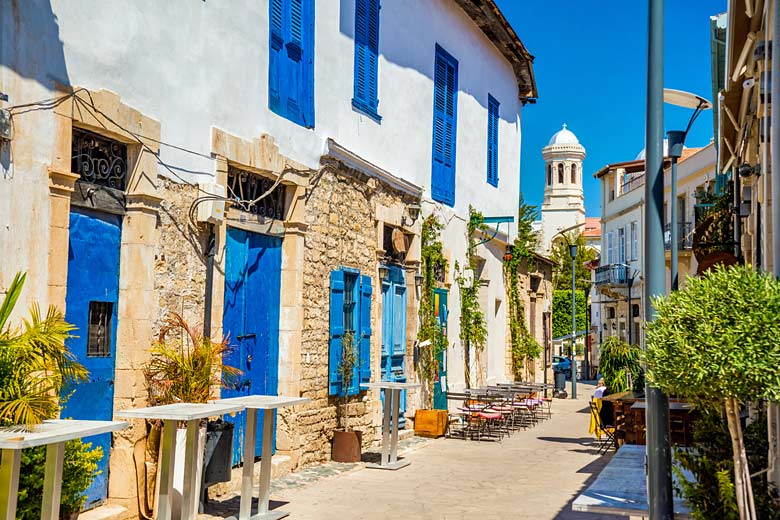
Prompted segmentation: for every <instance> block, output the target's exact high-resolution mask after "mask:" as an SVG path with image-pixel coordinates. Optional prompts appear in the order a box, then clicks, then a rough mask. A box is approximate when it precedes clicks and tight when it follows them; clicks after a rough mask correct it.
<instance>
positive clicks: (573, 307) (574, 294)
mask: <svg viewBox="0 0 780 520" xmlns="http://www.w3.org/2000/svg"><path fill="white" fill-rule="evenodd" d="M569 254H570V255H571V398H572V399H577V355H576V352H577V274H576V273H577V265H576V260H577V243H576V242H575V243H573V244H569Z"/></svg>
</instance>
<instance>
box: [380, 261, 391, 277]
mask: <svg viewBox="0 0 780 520" xmlns="http://www.w3.org/2000/svg"><path fill="white" fill-rule="evenodd" d="M389 276H390V268H389V267H387V266H386V265H380V266H379V279H380V280H387V278H388V277H389Z"/></svg>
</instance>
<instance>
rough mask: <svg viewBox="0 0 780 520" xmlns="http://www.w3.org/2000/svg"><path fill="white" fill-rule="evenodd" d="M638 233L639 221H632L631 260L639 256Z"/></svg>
mask: <svg viewBox="0 0 780 520" xmlns="http://www.w3.org/2000/svg"><path fill="white" fill-rule="evenodd" d="M638 234H639V233H638V229H637V222H636V221H634V222H632V223H631V237H630V238H631V260H636V259H637V258H638V257H639V250H638V248H637V246H638V245H639V244H638V240H639V237H637V235H638Z"/></svg>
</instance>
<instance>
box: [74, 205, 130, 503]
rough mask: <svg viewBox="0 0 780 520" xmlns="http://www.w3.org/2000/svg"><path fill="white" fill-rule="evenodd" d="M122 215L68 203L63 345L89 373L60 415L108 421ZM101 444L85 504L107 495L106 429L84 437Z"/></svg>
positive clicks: (108, 443)
mask: <svg viewBox="0 0 780 520" xmlns="http://www.w3.org/2000/svg"><path fill="white" fill-rule="evenodd" d="M121 234H122V217H121V216H118V215H111V214H105V213H100V212H97V211H90V210H82V209H77V208H73V209H72V210H71V213H70V238H69V243H68V285H67V294H66V296H65V319H66V320H67V321H68V322H70V323H72V324H73V325H75V326H76V331H75V332H74V333H73V334H74V336H75V337H73V338H71V339H69V340H68V341H67V346H68V348H69V349H70V350H71V352H73V354H74V355H75V356H76V359H77V360H78V361H79V363H81V364H82V365H84V367H86V369H87V370H88V371H89V379H88V380H87V381H84V382H81V383H79V384H77V385H75V386H73V387H71V388H66V389H64V396H65V397H67V396H70V398H69V399H68V400H67V402H66V403H65V406H64V407H63V410H62V415H61V416H62V417H63V418H73V419H94V420H105V421H110V420H111V419H112V417H113V410H114V362H115V360H116V324H117V307H118V302H119V247H120V239H121ZM84 441H85V442H91V443H92V445H93V446H100V447H101V448H102V449H103V458H102V459H100V462H99V464H98V469H99V470H100V471H101V473H100V475H98V476H97V478H95V480H94V482H93V483H92V485H91V486H90V488H89V489H88V490H87V504H86V506H85V507H86V509H91V508H93V507H96V506H98V505H100V504H101V503H102V502H104V501H105V500H106V497H107V496H108V456H109V451H110V450H111V434H110V433H106V434H103V435H97V436H94V437H89V438H86V439H84Z"/></svg>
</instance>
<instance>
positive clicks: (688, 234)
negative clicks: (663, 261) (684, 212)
mask: <svg viewBox="0 0 780 520" xmlns="http://www.w3.org/2000/svg"><path fill="white" fill-rule="evenodd" d="M693 229H694V228H693V223H692V222H680V223H678V224H677V249H678V250H682V249H691V248H692V247H693ZM671 248H672V225H671V224H666V226H665V227H664V249H666V250H667V251H669V250H670V249H671Z"/></svg>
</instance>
